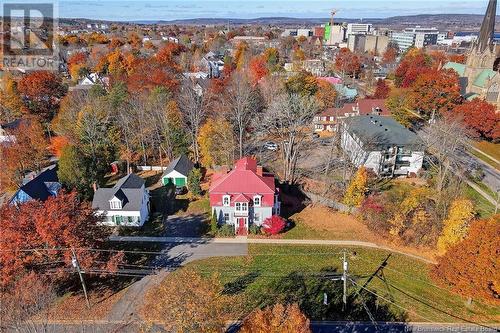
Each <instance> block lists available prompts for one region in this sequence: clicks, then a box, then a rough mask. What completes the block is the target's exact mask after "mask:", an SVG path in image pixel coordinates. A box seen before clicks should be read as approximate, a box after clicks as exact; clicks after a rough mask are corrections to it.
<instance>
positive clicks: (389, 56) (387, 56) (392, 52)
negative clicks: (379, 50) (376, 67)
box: [382, 47, 398, 64]
mask: <svg viewBox="0 0 500 333" xmlns="http://www.w3.org/2000/svg"><path fill="white" fill-rule="evenodd" d="M397 56H398V50H396V49H395V48H393V47H388V48H387V50H385V52H384V54H383V55H382V62H383V63H384V64H390V63H393V62H394V61H396V57H397Z"/></svg>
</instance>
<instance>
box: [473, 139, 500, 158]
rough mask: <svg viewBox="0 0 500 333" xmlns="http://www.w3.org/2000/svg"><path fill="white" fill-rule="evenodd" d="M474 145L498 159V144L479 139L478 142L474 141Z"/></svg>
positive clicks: (499, 146) (499, 147) (499, 150)
mask: <svg viewBox="0 0 500 333" xmlns="http://www.w3.org/2000/svg"><path fill="white" fill-rule="evenodd" d="M474 146H475V147H476V148H477V149H479V150H481V151H483V152H485V153H486V154H488V155H490V156H491V157H493V158H495V159H497V160H500V144H498V143H492V142H488V141H480V142H475V143H474Z"/></svg>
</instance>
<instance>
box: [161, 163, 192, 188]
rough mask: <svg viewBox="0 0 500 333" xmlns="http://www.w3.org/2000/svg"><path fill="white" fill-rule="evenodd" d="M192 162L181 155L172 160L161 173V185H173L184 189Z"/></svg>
mask: <svg viewBox="0 0 500 333" xmlns="http://www.w3.org/2000/svg"><path fill="white" fill-rule="evenodd" d="M193 167H194V165H193V162H191V161H190V160H189V158H188V157H187V156H186V155H181V156H179V157H177V158H176V159H175V160H173V161H172V162H171V163H170V164H169V165H168V167H167V169H166V170H165V172H163V175H162V176H161V182H162V184H163V185H175V186H176V187H184V186H186V185H187V177H188V175H189V173H190V172H191V170H192V169H193Z"/></svg>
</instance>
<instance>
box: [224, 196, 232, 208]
mask: <svg viewBox="0 0 500 333" xmlns="http://www.w3.org/2000/svg"><path fill="white" fill-rule="evenodd" d="M230 204H231V200H230V198H229V195H225V196H223V197H222V205H223V206H229V205H230Z"/></svg>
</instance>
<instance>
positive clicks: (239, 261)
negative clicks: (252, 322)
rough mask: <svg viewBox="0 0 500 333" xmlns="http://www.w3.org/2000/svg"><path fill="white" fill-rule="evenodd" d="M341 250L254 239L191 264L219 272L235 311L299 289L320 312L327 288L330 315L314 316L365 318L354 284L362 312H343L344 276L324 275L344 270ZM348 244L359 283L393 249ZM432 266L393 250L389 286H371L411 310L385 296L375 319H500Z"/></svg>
mask: <svg viewBox="0 0 500 333" xmlns="http://www.w3.org/2000/svg"><path fill="white" fill-rule="evenodd" d="M342 250H343V248H341V247H334V246H291V245H289V246H286V245H257V244H250V245H249V254H248V256H246V257H226V258H213V259H207V260H202V261H197V262H194V263H191V264H189V266H190V267H192V268H194V269H195V270H197V271H199V272H200V274H203V275H208V274H212V273H213V272H217V274H219V276H220V279H221V281H222V282H223V283H224V284H225V291H226V293H228V294H230V295H233V296H234V299H235V306H234V307H233V308H234V309H238V310H237V311H236V312H235V313H234V316H240V317H241V316H244V315H246V314H247V313H248V312H249V311H251V309H253V308H255V307H256V306H262V305H265V304H271V303H273V302H275V301H276V300H286V299H288V300H293V296H294V295H298V294H299V293H300V292H303V294H301V297H300V298H298V300H299V301H300V302H303V303H302V306H305V307H307V308H311V309H313V310H311V311H312V312H314V313H321V312H322V311H324V310H325V309H323V308H322V307H325V306H324V305H322V300H323V292H327V294H329V295H328V297H329V299H330V302H331V304H329V305H328V307H330V308H331V310H333V312H330V315H329V316H330V317H328V316H327V317H323V318H312V319H316V320H319V319H332V318H331V317H332V316H333V317H335V318H333V319H351V320H354V319H356V318H358V319H359V318H362V319H366V318H365V316H366V315H365V314H364V310H363V309H362V308H360V307H359V306H360V305H359V300H356V297H355V294H354V292H355V288H354V287H352V286H350V287H349V290H348V294H349V298H348V299H349V302H352V303H350V304H349V306H352V307H353V308H354V307H358V308H359V312H358V313H357V314H353V313H350V314H349V315H346V316H345V317H343V313H342V310H341V305H340V303H339V302H340V300H339V294H340V293H341V283H342V282H341V281H338V282H332V281H331V279H330V278H326V277H325V272H326V271H328V272H340V270H341V256H342ZM346 250H347V256H348V259H349V271H350V274H352V276H353V277H355V281H357V283H359V284H363V283H364V282H365V281H366V280H367V277H368V276H369V275H370V274H372V273H373V272H374V271H375V270H376V269H377V267H378V266H379V265H380V264H381V263H382V261H383V260H384V259H385V258H386V256H387V255H388V252H387V251H383V250H374V249H366V248H354V247H353V248H347V249H346ZM428 271H429V266H428V265H427V264H425V263H423V262H421V261H417V260H416V259H413V258H410V257H407V256H403V255H399V254H394V255H393V256H392V257H391V258H390V259H389V261H388V265H387V266H386V268H385V269H384V276H385V279H386V281H387V283H388V285H389V287H387V286H386V284H385V283H384V282H382V281H381V280H379V279H378V278H375V279H373V280H372V281H371V282H370V283H369V284H368V287H367V288H368V289H370V290H372V291H374V292H375V293H377V294H379V295H381V296H383V297H385V298H387V299H392V300H393V302H394V303H396V304H398V305H399V306H401V307H404V308H406V309H409V310H408V311H406V313H402V311H401V309H400V308H398V307H396V306H394V305H390V304H389V303H387V302H385V301H383V300H380V303H379V305H382V306H379V307H377V308H378V309H379V310H375V311H379V313H378V314H377V315H375V319H376V320H384V319H387V316H388V314H387V313H390V316H393V317H392V318H394V319H399V320H411V321H420V322H422V321H427V320H425V319H423V318H424V317H425V318H428V319H430V320H432V321H436V322H462V320H461V319H459V318H457V317H463V318H465V319H467V320H475V321H482V322H499V321H500V315H499V312H498V309H496V308H494V307H493V306H487V305H484V304H481V303H479V302H473V304H472V305H471V306H470V307H466V305H465V304H466V303H465V300H464V299H463V298H461V297H459V296H457V295H454V294H451V293H450V292H448V291H447V290H444V289H443V288H441V287H438V286H436V285H434V282H433V281H431V280H430V278H429V277H428ZM167 278H169V277H167ZM171 278H172V277H171ZM312 281H316V282H312ZM318 286H320V287H318ZM324 287H327V288H326V289H325V288H324ZM388 288H389V289H388ZM395 288H398V289H400V290H401V291H402V292H401V291H398V290H396V289H395ZM304 290H305V292H304ZM403 292H404V293H403ZM405 293H406V294H405ZM373 297H374V296H373ZM363 298H364V299H365V301H367V302H369V301H370V294H363ZM414 298H416V299H418V300H421V301H422V302H418V301H416V300H415V299H414ZM311 300H312V302H311ZM384 303H385V304H386V305H387V309H386V310H385V311H386V312H381V311H382V310H380V309H383V308H384V306H383V304H384ZM424 303H426V304H428V305H425V304H424ZM370 304H371V303H370ZM443 311H444V312H443ZM445 312H448V313H449V314H446V313H445ZM332 313H333V314H332Z"/></svg>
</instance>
